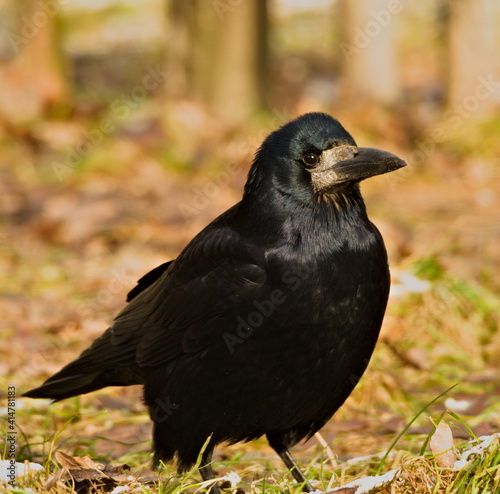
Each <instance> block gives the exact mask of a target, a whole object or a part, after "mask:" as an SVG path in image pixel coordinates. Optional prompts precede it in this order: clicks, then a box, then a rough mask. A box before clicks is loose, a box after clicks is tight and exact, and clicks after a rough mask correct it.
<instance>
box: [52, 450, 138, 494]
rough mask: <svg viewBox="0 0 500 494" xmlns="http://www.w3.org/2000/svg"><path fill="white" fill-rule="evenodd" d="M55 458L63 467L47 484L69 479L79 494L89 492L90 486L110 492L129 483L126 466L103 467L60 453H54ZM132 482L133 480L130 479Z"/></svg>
mask: <svg viewBox="0 0 500 494" xmlns="http://www.w3.org/2000/svg"><path fill="white" fill-rule="evenodd" d="M54 456H55V458H56V460H57V461H58V463H59V464H60V465H61V466H62V467H63V468H62V469H61V470H59V471H57V472H56V473H55V474H54V475H53V476H52V477H51V478H50V479H49V481H48V482H47V485H50V486H53V485H55V484H56V483H57V481H59V480H62V479H64V478H68V477H70V478H71V479H72V481H73V482H74V484H75V490H77V491H78V492H80V493H85V492H87V491H90V487H91V486H92V485H94V486H95V485H100V486H102V487H105V488H106V489H107V490H111V489H113V488H114V487H116V486H117V485H123V484H126V483H128V482H130V480H131V478H130V475H129V474H128V473H127V472H128V470H130V467H129V466H128V465H119V466H112V465H103V464H101V463H96V462H94V461H93V460H92V459H91V458H89V457H88V456H83V457H78V456H69V455H67V454H66V453H63V452H62V451H56V453H55V455H54ZM132 480H133V479H132Z"/></svg>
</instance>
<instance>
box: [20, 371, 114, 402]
mask: <svg viewBox="0 0 500 494" xmlns="http://www.w3.org/2000/svg"><path fill="white" fill-rule="evenodd" d="M97 376H98V374H95V373H94V374H77V375H74V376H68V377H63V378H60V379H53V378H50V379H47V381H45V383H43V384H42V385H41V386H40V387H38V388H35V389H32V390H30V391H28V392H26V393H24V394H23V395H22V396H26V397H28V398H50V399H52V400H54V401H60V400H64V399H65V398H71V397H72V396H77V395H81V394H85V393H90V392H91V391H96V390H98V389H101V388H104V387H105V386H107V384H104V383H100V382H95V381H94V379H95V378H96V377H97Z"/></svg>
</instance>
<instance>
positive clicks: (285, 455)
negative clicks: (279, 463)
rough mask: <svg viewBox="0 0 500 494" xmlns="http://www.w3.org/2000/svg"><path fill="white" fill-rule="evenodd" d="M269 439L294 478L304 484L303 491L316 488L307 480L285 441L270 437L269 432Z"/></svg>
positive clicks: (310, 490)
mask: <svg viewBox="0 0 500 494" xmlns="http://www.w3.org/2000/svg"><path fill="white" fill-rule="evenodd" d="M267 440H268V441H269V445H270V446H271V448H273V449H274V451H276V453H278V455H279V457H280V458H281V459H282V460H283V463H284V464H285V465H286V467H287V468H288V469H289V470H290V472H292V475H293V477H294V479H295V480H296V481H297V482H298V483H299V484H303V487H302V489H303V491H304V492H312V491H313V490H314V489H313V488H312V486H311V484H309V482H307V479H306V476H305V475H304V473H303V472H302V470H301V469H300V467H299V465H297V462H296V461H295V460H294V459H293V456H292V455H291V454H290V451H288V448H287V447H286V446H285V445H284V444H283V441H282V440H281V439H277V438H276V437H274V436H271V437H270V435H269V434H267Z"/></svg>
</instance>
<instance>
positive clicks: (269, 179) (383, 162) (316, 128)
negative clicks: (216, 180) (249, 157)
mask: <svg viewBox="0 0 500 494" xmlns="http://www.w3.org/2000/svg"><path fill="white" fill-rule="evenodd" d="M403 166H405V162H404V161H403V160H402V159H400V158H398V157H397V156H395V155H394V154H391V153H388V152H386V151H380V150H378V149H372V148H362V147H357V146H356V142H355V141H354V139H353V138H352V137H351V135H350V134H349V133H348V132H347V131H346V130H345V129H344V128H343V127H342V125H341V124H340V123H339V122H338V121H337V120H335V119H334V118H332V117H330V116H329V115H326V114H325V113H306V114H305V115H302V116H301V117H299V118H297V119H295V120H293V121H291V122H289V123H287V124H286V125H284V126H283V127H281V128H280V129H278V130H276V131H275V132H273V133H272V134H270V135H269V136H268V137H267V138H266V140H265V141H264V142H263V144H262V146H261V148H260V149H259V151H258V152H257V154H256V157H255V161H254V164H253V166H252V169H251V171H250V174H249V178H248V182H247V185H246V188H245V192H246V194H251V193H252V192H253V191H257V190H258V189H261V188H262V187H264V188H266V189H267V188H269V187H270V188H274V189H275V190H277V191H279V192H281V193H283V194H286V195H293V196H294V197H297V198H304V199H306V200H310V199H311V197H314V198H316V199H321V198H322V197H325V196H328V195H330V194H332V193H333V194H334V193H335V192H336V191H341V190H342V191H344V190H345V189H346V188H349V187H352V186H354V185H356V184H357V183H358V182H360V181H361V180H364V179H365V178H368V177H372V176H374V175H381V174H383V173H388V172H391V171H393V170H397V169H399V168H402V167H403Z"/></svg>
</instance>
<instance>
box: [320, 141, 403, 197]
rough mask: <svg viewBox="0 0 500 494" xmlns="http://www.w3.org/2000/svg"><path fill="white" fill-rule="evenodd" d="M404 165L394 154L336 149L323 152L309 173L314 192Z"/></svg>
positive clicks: (375, 150)
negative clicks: (318, 161)
mask: <svg viewBox="0 0 500 494" xmlns="http://www.w3.org/2000/svg"><path fill="white" fill-rule="evenodd" d="M404 166H406V163H405V162H404V161H403V160H402V159H401V158H398V157H397V156H396V155H395V154H392V153H388V152H387V151H381V150H380V149H375V148H360V147H356V146H337V147H334V148H332V149H328V150H326V151H323V153H322V154H321V160H320V163H319V164H318V166H316V167H315V168H314V169H312V170H310V172H311V180H312V185H313V188H314V190H315V192H325V191H326V190H327V189H330V188H331V187H334V186H335V185H338V184H341V183H344V182H350V181H355V182H359V181H361V180H364V179H365V178H368V177H373V176H375V175H382V174H384V173H389V172H392V171H394V170H399V169H400V168H403V167H404Z"/></svg>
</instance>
